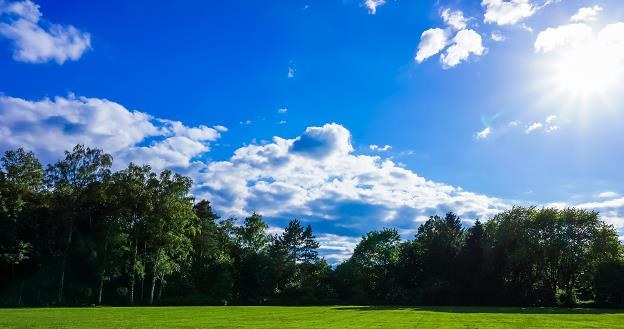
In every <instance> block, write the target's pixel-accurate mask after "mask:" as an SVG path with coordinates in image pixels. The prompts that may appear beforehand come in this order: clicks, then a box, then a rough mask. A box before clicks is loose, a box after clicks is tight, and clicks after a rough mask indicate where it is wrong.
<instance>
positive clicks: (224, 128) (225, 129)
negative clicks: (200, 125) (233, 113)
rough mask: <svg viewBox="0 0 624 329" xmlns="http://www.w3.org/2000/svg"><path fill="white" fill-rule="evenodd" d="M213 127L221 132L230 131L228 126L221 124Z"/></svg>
mask: <svg viewBox="0 0 624 329" xmlns="http://www.w3.org/2000/svg"><path fill="white" fill-rule="evenodd" d="M213 128H214V129H215V130H216V131H219V132H227V131H228V129H227V127H225V126H220V125H217V126H214V127H213Z"/></svg>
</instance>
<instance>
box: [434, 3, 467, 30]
mask: <svg viewBox="0 0 624 329" xmlns="http://www.w3.org/2000/svg"><path fill="white" fill-rule="evenodd" d="M440 16H442V19H443V20H444V23H446V24H447V25H449V26H451V27H453V28H454V29H456V30H463V29H465V28H466V24H467V23H468V20H467V19H466V18H465V17H464V13H463V12H462V11H461V10H451V9H449V8H446V9H444V10H443V11H442V13H441V15H440Z"/></svg>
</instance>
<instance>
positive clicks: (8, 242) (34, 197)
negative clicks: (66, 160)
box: [0, 148, 44, 305]
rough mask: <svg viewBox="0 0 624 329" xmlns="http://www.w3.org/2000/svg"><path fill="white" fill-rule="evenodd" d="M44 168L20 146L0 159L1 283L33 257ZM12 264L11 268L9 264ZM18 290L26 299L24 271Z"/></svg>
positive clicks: (30, 153) (19, 302)
mask: <svg viewBox="0 0 624 329" xmlns="http://www.w3.org/2000/svg"><path fill="white" fill-rule="evenodd" d="M43 177H44V170H43V167H42V166H41V164H40V163H39V160H37V158H36V157H35V155H34V154H33V153H32V152H26V151H24V149H22V148H19V149H17V150H15V151H11V150H9V151H6V152H5V153H4V156H3V157H2V158H1V159H0V272H3V273H5V274H7V275H10V276H11V277H10V278H9V277H8V276H7V277H4V276H5V275H4V274H3V275H0V287H2V286H3V285H4V284H5V283H7V282H8V281H9V280H10V279H13V278H14V277H15V276H16V267H17V266H19V265H21V264H22V263H23V262H25V261H26V260H28V259H30V258H31V257H32V252H33V244H32V242H31V241H29V236H28V235H29V232H28V231H29V230H30V229H31V227H30V225H32V221H30V220H29V219H30V217H31V215H32V213H33V212H34V210H35V209H37V208H38V207H39V204H40V203H41V202H42V200H41V199H40V198H39V195H40V193H41V192H42V191H43ZM7 267H8V268H7ZM21 276H22V279H21V284H20V289H19V294H18V298H17V300H18V302H17V304H18V305H20V304H21V301H22V291H23V286H24V279H23V276H24V273H21Z"/></svg>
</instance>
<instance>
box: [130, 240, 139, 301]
mask: <svg viewBox="0 0 624 329" xmlns="http://www.w3.org/2000/svg"><path fill="white" fill-rule="evenodd" d="M137 253H138V246H137V232H136V228H135V229H134V258H133V260H132V269H131V270H130V272H131V273H132V274H131V275H130V305H133V304H134V281H135V278H134V276H135V272H136V265H137Z"/></svg>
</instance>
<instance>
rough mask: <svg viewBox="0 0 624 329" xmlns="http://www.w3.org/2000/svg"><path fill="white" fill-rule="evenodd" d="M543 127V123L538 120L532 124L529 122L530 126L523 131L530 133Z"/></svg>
mask: <svg viewBox="0 0 624 329" xmlns="http://www.w3.org/2000/svg"><path fill="white" fill-rule="evenodd" d="M543 127H544V125H543V124H542V123H540V122H534V123H533V124H531V125H530V126H528V127H527V129H526V130H525V131H524V132H525V133H527V134H530V133H532V132H534V131H536V130H538V129H542V128H543Z"/></svg>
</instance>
